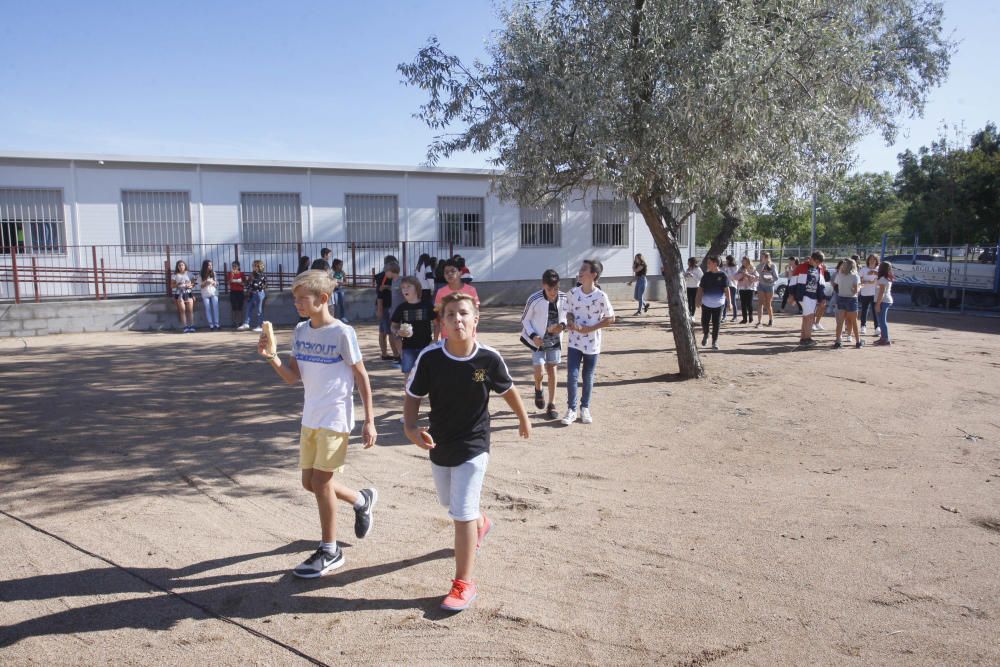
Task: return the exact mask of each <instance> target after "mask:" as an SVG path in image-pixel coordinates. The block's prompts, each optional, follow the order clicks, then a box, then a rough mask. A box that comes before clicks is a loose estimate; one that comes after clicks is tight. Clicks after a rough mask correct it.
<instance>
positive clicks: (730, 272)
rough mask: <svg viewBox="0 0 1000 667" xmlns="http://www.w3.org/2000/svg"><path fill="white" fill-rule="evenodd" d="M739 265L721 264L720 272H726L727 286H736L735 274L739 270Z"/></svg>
mask: <svg viewBox="0 0 1000 667" xmlns="http://www.w3.org/2000/svg"><path fill="white" fill-rule="evenodd" d="M739 270H740V267H738V266H728V265H726V266H723V267H722V272H723V273H725V274H726V278H728V279H729V286H730V287H736V274H737V272H739Z"/></svg>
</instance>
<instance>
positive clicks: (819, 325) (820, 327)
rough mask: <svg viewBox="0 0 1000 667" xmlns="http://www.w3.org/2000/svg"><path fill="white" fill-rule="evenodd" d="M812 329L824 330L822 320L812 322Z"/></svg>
mask: <svg viewBox="0 0 1000 667" xmlns="http://www.w3.org/2000/svg"><path fill="white" fill-rule="evenodd" d="M813 329H816V330H817V331H826V327H825V326H823V324H822V322H817V323H816V324H814V325H813Z"/></svg>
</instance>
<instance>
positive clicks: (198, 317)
mask: <svg viewBox="0 0 1000 667" xmlns="http://www.w3.org/2000/svg"><path fill="white" fill-rule="evenodd" d="M626 280H627V278H605V279H602V280H601V286H602V287H603V288H604V290H605V291H606V292H607V293H608V295H609V296H610V297H611V299H612V301H613V302H614V303H616V304H618V305H619V306H620V307H621V308H622V314H625V313H628V312H631V308H632V307H634V303H635V302H634V301H631V299H632V288H631V287H629V286H628V285H626V284H625V283H626ZM475 287H476V290H477V291H478V292H479V298H480V301H481V302H482V304H483V308H484V311H485V312H484V316H485V317H489V308H490V306H514V307H517V306H522V305H523V304H524V302H525V301H526V300H527V298H528V296H529V295H530V294H531V293H532V292H534V291H536V290H538V289H540V284H539V282H538V281H535V280H519V281H504V282H491V283H480V282H476V283H475ZM571 287H573V281H565V282H564V284H563V289H566V290H568V289H570V288H571ZM663 296H664V286H663V279H662V278H660V277H656V276H651V277H650V278H649V286H648V287H647V290H646V297H647V299H651V300H654V301H655V300H658V299H662V298H663ZM346 299H347V301H346V305H347V318H348V319H349V320H350V321H351V322H352V323H353V322H356V321H357V322H370V323H372V324H374V321H375V291H374V289H371V288H369V289H348V290H346ZM264 317H265V319H268V320H270V321H272V322H275V323H276V324H293V323H295V322H296V321H297V320H298V315H297V314H296V312H295V307H294V306H293V305H292V295H291V293H290V292H287V291H286V292H274V291H272V292H271V293H270V294H269V295H268V299H267V303H266V305H265V307H264ZM219 319H220V321H221V322H222V324H223V325H229V324H230V323H231V321H232V319H231V313H230V310H229V298H228V296H225V295H223V296H222V297H220V299H219ZM195 324H196V325H197V326H198V327H204V326H206V320H205V311H204V308H203V306H202V304H201V301H200V299H199V300H197V301H196V303H195ZM179 329H180V327H179V325H178V322H177V311H176V309H175V307H174V301H173V299H170V298H167V297H164V296H160V297H154V298H149V299H110V300H105V301H96V300H86V301H62V302H58V303H44V302H43V303H22V304H17V305H15V304H0V338H3V337H30V336H42V335H46V334H57V333H86V332H93V331H118V330H132V331H177V330H179Z"/></svg>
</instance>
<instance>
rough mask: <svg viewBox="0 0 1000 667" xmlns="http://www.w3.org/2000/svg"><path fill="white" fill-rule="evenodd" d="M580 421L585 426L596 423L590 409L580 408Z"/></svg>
mask: <svg viewBox="0 0 1000 667" xmlns="http://www.w3.org/2000/svg"><path fill="white" fill-rule="evenodd" d="M580 421H581V422H583V423H584V424H593V423H594V418H593V417H591V416H590V408H580Z"/></svg>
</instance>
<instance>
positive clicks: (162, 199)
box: [122, 190, 191, 252]
mask: <svg viewBox="0 0 1000 667" xmlns="http://www.w3.org/2000/svg"><path fill="white" fill-rule="evenodd" d="M122 220H123V222H124V226H125V252H159V249H160V247H162V246H165V245H170V246H171V249H176V250H177V252H191V196H190V194H189V193H187V192H165V191H155V190H123V191H122Z"/></svg>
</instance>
